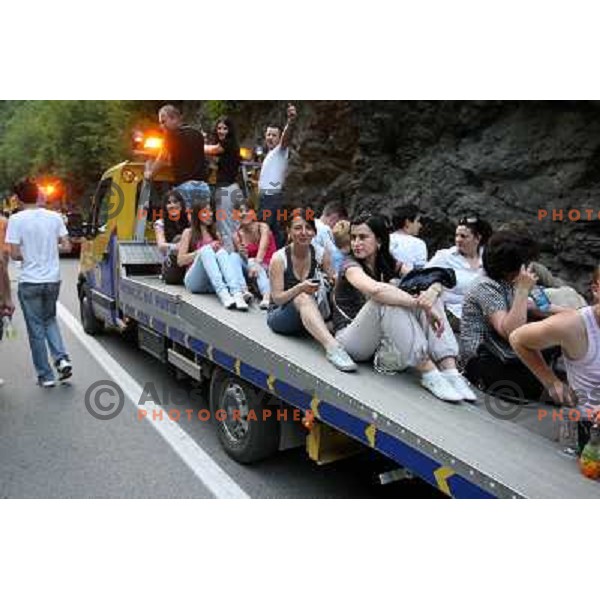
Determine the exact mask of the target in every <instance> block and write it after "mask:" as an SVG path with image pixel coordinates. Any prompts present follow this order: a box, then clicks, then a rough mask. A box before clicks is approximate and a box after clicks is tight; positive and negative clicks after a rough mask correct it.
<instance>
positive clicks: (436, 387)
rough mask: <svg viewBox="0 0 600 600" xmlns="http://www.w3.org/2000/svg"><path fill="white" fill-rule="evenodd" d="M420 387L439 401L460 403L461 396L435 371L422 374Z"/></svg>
mask: <svg viewBox="0 0 600 600" xmlns="http://www.w3.org/2000/svg"><path fill="white" fill-rule="evenodd" d="M421 385H422V386H423V387H424V388H425V389H426V390H429V391H430V392H431V393H432V394H433V395H434V396H435V397H436V398H439V399H440V400H444V401H446V402H460V401H461V400H462V394H459V393H458V392H457V391H456V390H455V389H454V386H453V385H452V384H451V383H450V382H449V381H448V380H447V379H446V378H445V377H444V376H443V375H442V374H441V373H440V372H439V371H437V370H436V371H428V372H427V373H423V375H422V376H421Z"/></svg>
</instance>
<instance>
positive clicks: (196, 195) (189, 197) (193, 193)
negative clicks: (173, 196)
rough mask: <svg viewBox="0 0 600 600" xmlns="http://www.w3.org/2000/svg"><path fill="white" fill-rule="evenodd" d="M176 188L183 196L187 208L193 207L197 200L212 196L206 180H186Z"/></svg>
mask: <svg viewBox="0 0 600 600" xmlns="http://www.w3.org/2000/svg"><path fill="white" fill-rule="evenodd" d="M174 189H175V190H176V191H178V192H179V193H180V194H181V195H182V196H183V200H184V202H185V208H186V210H189V209H191V208H192V206H193V205H194V203H195V202H196V201H197V200H206V199H208V198H210V188H209V187H208V183H205V182H204V181H185V182H184V183H181V184H179V185H178V186H177V187H176V188H174Z"/></svg>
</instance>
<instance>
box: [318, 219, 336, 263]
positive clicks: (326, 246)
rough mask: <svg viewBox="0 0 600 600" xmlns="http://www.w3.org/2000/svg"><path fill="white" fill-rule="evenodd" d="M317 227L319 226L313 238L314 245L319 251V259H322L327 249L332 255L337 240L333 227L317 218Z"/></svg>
mask: <svg viewBox="0 0 600 600" xmlns="http://www.w3.org/2000/svg"><path fill="white" fill-rule="evenodd" d="M315 227H316V228H317V234H316V235H315V237H314V238H313V240H312V245H313V247H314V249H315V250H316V252H317V254H316V256H317V259H319V260H322V259H323V256H324V255H325V251H326V250H328V251H329V254H330V255H332V254H333V252H334V250H335V248H336V246H335V240H334V238H333V233H332V232H331V227H329V225H325V223H323V221H321V219H315Z"/></svg>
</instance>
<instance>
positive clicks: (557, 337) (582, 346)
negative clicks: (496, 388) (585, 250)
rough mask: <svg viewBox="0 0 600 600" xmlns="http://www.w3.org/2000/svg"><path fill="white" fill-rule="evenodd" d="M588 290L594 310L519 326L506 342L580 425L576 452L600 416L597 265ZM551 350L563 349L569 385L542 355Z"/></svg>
mask: <svg viewBox="0 0 600 600" xmlns="http://www.w3.org/2000/svg"><path fill="white" fill-rule="evenodd" d="M590 290H591V293H592V298H593V305H592V306H586V307H584V308H580V309H579V310H572V311H563V312H560V313H558V314H556V315H553V316H551V317H548V318H547V319H545V320H543V321H538V322H535V323H529V324H527V325H523V326H521V327H519V328H518V329H516V330H514V331H513V332H512V333H511V334H510V337H509V341H510V344H511V346H512V348H513V349H514V351H515V352H516V354H517V355H518V356H519V358H520V359H521V360H522V361H523V363H524V364H525V366H526V367H527V368H528V369H529V370H530V371H531V373H532V374H533V375H534V376H535V377H536V379H537V380H538V381H539V383H540V384H541V385H542V386H543V387H544V389H545V390H546V391H547V392H548V393H549V395H550V396H551V397H552V398H553V399H554V400H555V401H556V402H557V403H558V404H562V405H566V406H570V407H574V408H575V412H574V414H573V415H572V416H571V415H570V416H569V418H574V420H576V421H577V423H578V430H579V451H580V452H581V450H583V447H584V446H585V444H586V443H587V441H588V439H589V436H590V428H591V425H592V423H593V422H594V420H596V419H598V418H599V416H600V402H599V401H600V265H598V266H597V267H596V269H595V270H594V273H593V275H592V282H591V286H590ZM555 346H558V347H560V349H561V350H562V353H563V359H564V363H565V367H566V371H567V381H568V385H565V384H564V383H563V381H561V380H560V379H559V378H558V377H557V375H556V374H555V373H554V371H553V370H552V368H551V366H550V365H549V364H548V362H547V361H546V359H545V357H544V355H543V354H542V352H543V351H544V350H547V349H548V348H552V347H555ZM571 412H573V411H571Z"/></svg>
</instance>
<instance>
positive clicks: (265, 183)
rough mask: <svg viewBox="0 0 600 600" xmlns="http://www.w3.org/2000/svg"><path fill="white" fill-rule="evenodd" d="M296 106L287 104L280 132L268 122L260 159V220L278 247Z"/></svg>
mask: <svg viewBox="0 0 600 600" xmlns="http://www.w3.org/2000/svg"><path fill="white" fill-rule="evenodd" d="M296 116H297V115H296V107H295V106H293V105H291V104H290V105H288V108H287V124H286V126H285V129H284V130H283V133H282V132H281V127H279V126H278V125H269V126H268V127H267V130H266V132H265V143H266V146H267V150H268V154H267V156H266V157H265V160H264V161H263V164H262V167H261V170H260V179H259V181H258V189H259V202H260V210H261V214H262V220H263V221H265V222H266V223H267V225H269V227H270V228H271V231H272V232H273V235H274V236H275V243H276V244H277V247H278V248H281V247H283V246H284V245H285V227H284V224H283V223H282V220H283V219H282V214H280V212H279V211H280V210H281V209H282V208H283V185H284V183H285V178H286V175H287V167H288V159H289V155H290V150H289V146H290V143H291V141H292V136H293V133H294V129H295V124H296Z"/></svg>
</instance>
